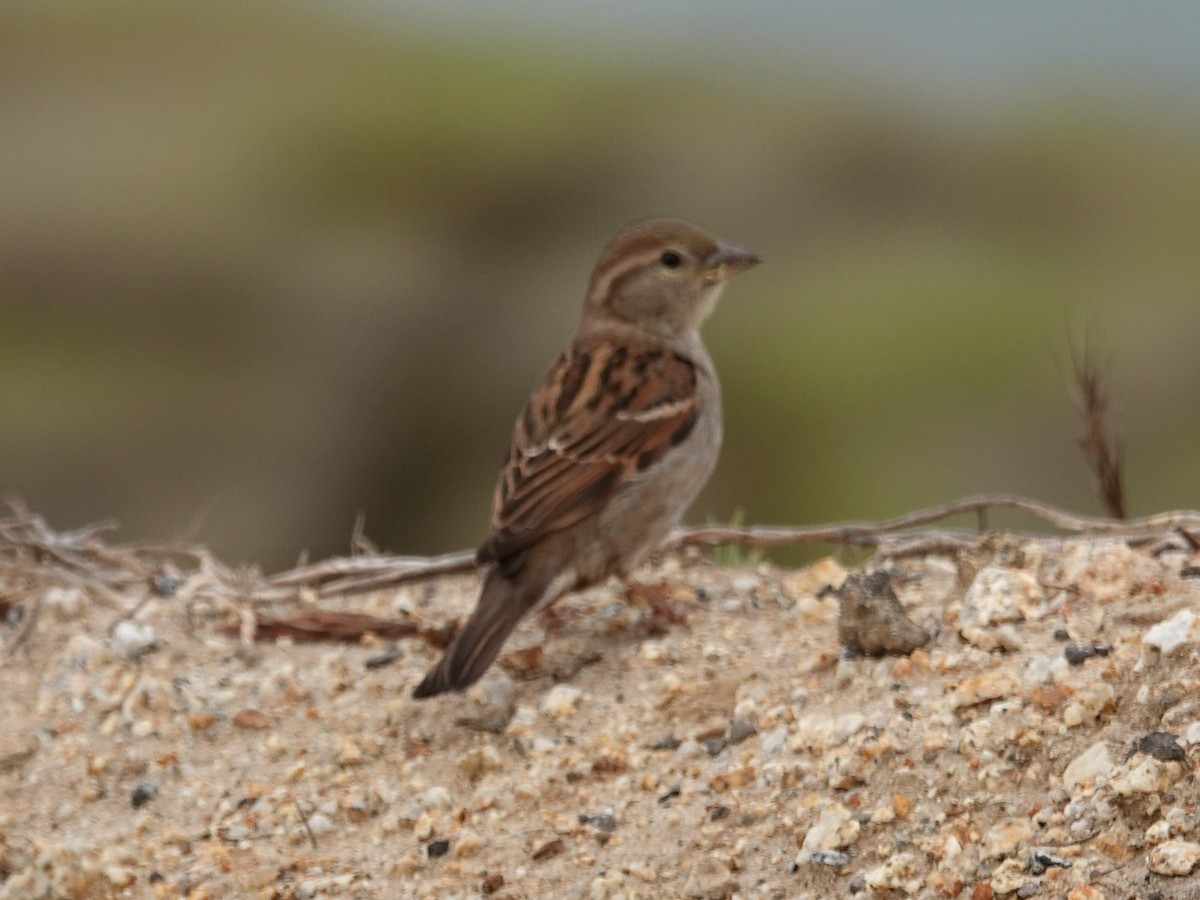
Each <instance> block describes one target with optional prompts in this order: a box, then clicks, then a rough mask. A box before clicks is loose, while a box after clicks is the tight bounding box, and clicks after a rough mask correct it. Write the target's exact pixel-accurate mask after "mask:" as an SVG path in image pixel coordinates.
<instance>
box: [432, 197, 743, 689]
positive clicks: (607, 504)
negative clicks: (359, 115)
mask: <svg viewBox="0 0 1200 900" xmlns="http://www.w3.org/2000/svg"><path fill="white" fill-rule="evenodd" d="M758 262H759V258H758V256H757V255H755V254H754V253H751V252H750V251H748V250H743V249H742V248H740V247H737V246H734V245H733V244H727V243H724V242H723V241H718V240H717V239H716V238H714V237H713V236H712V235H710V234H708V233H707V232H705V231H702V230H701V229H699V228H696V227H695V226H693V225H689V224H687V223H686V222H680V221H678V220H674V219H648V220H645V221H642V222H635V223H633V224H632V225H629V226H627V227H625V228H624V229H622V230H621V231H620V232H619V233H618V234H617V236H616V237H614V238H613V239H612V241H610V242H609V244H608V246H607V247H605V248H604V252H603V253H601V254H600V259H599V261H598V262H597V263H596V267H595V269H594V270H593V271H592V277H591V281H590V282H589V283H588V290H587V297H586V299H585V301H584V306H583V319H582V321H581V322H580V325H579V329H578V331H576V333H575V337H574V339H573V340H572V341H571V343H570V344H569V345H568V346H567V348H566V350H564V351H563V353H562V355H561V356H559V358H558V360H557V361H556V362H555V363H554V364H553V365H552V366H551V367H550V370H549V371H548V372H547V373H546V374H545V375H544V376H543V378H542V380H541V382H540V383H539V384H538V386H537V388H536V389H535V390H534V392H533V395H532V396H531V397H530V398H529V402H528V403H527V404H526V405H525V410H524V411H523V412H522V413H521V415H520V417H519V418H518V419H517V423H516V427H515V429H514V431H513V437H512V444H511V446H510V448H509V451H508V459H507V461H506V462H505V463H504V467H503V469H502V470H501V472H500V477H499V480H498V481H497V484H496V490H495V493H494V494H493V497H492V518H491V535H490V536H489V537H488V539H487V540H486V541H485V542H484V544H483V546H481V547H480V548H479V551H478V553H477V554H476V560H477V561H478V563H479V564H480V565H481V566H484V567H486V572H485V574H484V582H483V589H482V591H481V593H480V596H479V602H478V604H477V605H476V607H475V611H474V612H473V613H472V614H471V617H470V619H468V620H467V623H466V624H465V625H464V626H463V627H462V628H461V629H460V630H459V632H458V634H457V635H456V636H455V637H454V639H453V640H452V641H451V642H450V645H449V646H448V647H447V648H446V651H445V654H444V655H443V656H442V659H441V661H440V662H439V663H438V664H437V665H436V666H435V667H434V668H433V669H432V670H431V671H430V672H429V674H427V675H426V676H425V679H424V680H423V681H422V682H421V683H420V684H419V685H418V686H417V688H416V690H415V691H414V692H413V696H414V697H418V698H420V697H432V696H434V695H436V694H441V693H443V692H445V691H461V690H464V689H465V688H467V687H468V686H470V685H471V684H473V683H474V682H475V681H477V680H478V679H479V677H480V676H481V675H483V673H484V672H485V671H486V670H487V668H488V666H490V665H491V664H492V662H493V661H494V660H495V659H496V656H497V655H498V654H499V653H500V648H501V647H502V646H503V644H504V641H505V640H506V639H507V637H508V635H509V634H510V633H511V632H512V630H513V628H515V627H516V625H517V623H518V622H519V621H520V620H521V617H522V616H524V615H525V614H526V613H528V612H529V611H530V610H532V609H535V608H537V607H539V606H545V605H548V604H550V603H552V602H553V601H555V600H556V599H558V598H559V597H560V596H562V595H563V594H564V593H566V592H568V591H572V590H577V589H579V588H583V587H587V586H588V585H591V584H595V583H596V582H598V581H601V580H602V579H604V578H607V577H608V576H610V575H618V576H624V575H626V574H628V573H629V572H630V571H632V570H633V569H634V568H635V567H636V566H637V565H638V563H640V562H641V561H642V559H643V558H644V557H645V556H646V554H648V553H649V552H650V551H651V550H653V549H654V548H655V547H656V546H657V545H658V544H659V543H661V542H662V540H663V539H664V538H665V537H666V536H667V534H668V533H669V532H670V531H671V529H672V528H674V527H675V525H676V524H677V523H678V522H679V519H680V518H681V517H682V515H683V512H684V510H686V509H687V507H688V505H689V504H690V503H691V502H692V500H694V499H695V497H696V495H697V494H698V493H699V492H700V489H701V488H702V487H703V486H704V483H705V482H706V481H707V480H708V476H709V475H710V474H711V473H712V470H713V466H714V465H715V464H716V461H717V453H718V451H719V449H720V445H721V397H720V389H719V387H718V385H717V375H716V372H715V371H714V370H713V363H712V360H711V359H710V358H709V355H708V352H707V351H706V350H705V349H704V344H703V343H702V342H701V340H700V333H699V329H700V323H701V322H703V321H704V319H705V318H706V317H707V316H708V314H709V313H710V312H712V309H713V306H714V305H715V304H716V302H717V298H718V296H719V295H720V293H721V291H722V290H723V289H724V287H725V283H726V282H727V281H728V280H729V279H730V278H732V277H733V276H734V275H737V274H738V273H739V272H743V271H745V270H746V269H748V268H750V267H751V266H754V265H756V264H757V263H758Z"/></svg>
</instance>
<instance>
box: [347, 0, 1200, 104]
mask: <svg viewBox="0 0 1200 900" xmlns="http://www.w3.org/2000/svg"><path fill="white" fill-rule="evenodd" d="M360 4H361V7H362V8H363V9H364V10H365V11H366V12H367V13H368V14H372V15H378V16H379V17H380V19H382V20H386V19H387V18H389V17H390V18H395V17H396V16H410V15H413V14H414V13H415V14H417V15H419V16H421V17H422V18H424V19H426V21H428V22H430V23H433V24H437V25H438V26H441V27H446V28H453V29H458V30H461V31H463V32H467V33H472V32H473V33H483V32H491V33H499V34H506V35H517V36H521V35H526V36H528V35H529V34H530V33H533V34H540V35H542V36H546V35H559V36H562V37H565V38H567V39H569V40H571V41H585V42H591V43H593V44H596V45H600V44H603V45H605V46H606V47H607V48H610V49H611V50H612V51H613V52H615V53H617V54H619V55H620V56H621V57H622V58H623V59H625V60H631V59H632V60H634V61H636V60H637V59H638V58H639V57H643V56H644V57H648V58H649V59H652V58H653V55H654V54H655V53H656V52H659V51H661V50H662V49H668V50H670V51H671V52H674V53H678V52H682V51H687V52H691V53H695V54H711V55H712V56H713V58H714V59H715V60H716V61H717V62H718V63H719V64H721V65H724V66H728V65H732V64H734V63H735V62H736V61H737V60H739V59H741V60H742V61H743V62H744V63H745V64H746V65H747V66H749V67H751V68H753V67H754V66H756V65H759V66H761V65H762V64H763V63H764V62H765V61H775V62H779V63H783V64H786V65H791V66H794V65H796V64H797V63H801V64H804V63H810V64H811V63H814V62H815V63H818V64H820V65H822V66H830V65H834V66H838V65H841V66H852V67H854V69H855V70H856V71H858V72H859V73H861V74H862V75H863V76H864V77H867V78H878V77H882V78H884V79H887V80H889V81H890V80H893V79H900V80H901V81H902V82H906V83H909V84H910V86H912V87H913V88H919V89H921V90H926V91H931V92H933V93H935V94H938V95H940V96H942V97H953V96H958V97H960V98H963V99H968V100H977V99H979V98H981V97H986V96H989V95H990V96H1003V95H1004V94H1006V93H1008V92H1010V91H1012V90H1013V89H1014V88H1017V87H1020V86H1021V85H1023V84H1026V83H1027V82H1028V81H1029V80H1030V79H1043V78H1045V77H1047V76H1054V77H1061V76H1063V75H1071V74H1074V75H1076V76H1078V77H1080V78H1090V77H1095V76H1096V75H1098V74H1100V75H1110V76H1114V75H1120V76H1125V77H1129V78H1133V79H1137V80H1143V81H1146V82H1154V83H1157V84H1158V85H1159V86H1160V87H1166V86H1170V85H1172V84H1175V85H1178V86H1179V87H1180V88H1182V89H1188V88H1196V87H1197V86H1200V5H1198V4H1195V3H1188V2H1180V0H1174V2H1162V0H1147V2H1144V3H1129V2H1121V0H1050V2H1039V0H1011V2H1006V3H979V2H974V3H972V2H966V3H964V2H954V0H905V2H899V3H897V2H887V0H790V2H789V0H744V2H738V3H730V2H727V0H691V2H689V0H679V2H671V0H666V2H663V0H659V2H654V3H647V2H644V0H641V2H640V0H603V2H598V0H589V2H578V3H561V2H555V0H512V2H508V3H504V4H495V3H487V2H470V0H446V2H439V0H406V2H388V0H360ZM648 61H649V60H648Z"/></svg>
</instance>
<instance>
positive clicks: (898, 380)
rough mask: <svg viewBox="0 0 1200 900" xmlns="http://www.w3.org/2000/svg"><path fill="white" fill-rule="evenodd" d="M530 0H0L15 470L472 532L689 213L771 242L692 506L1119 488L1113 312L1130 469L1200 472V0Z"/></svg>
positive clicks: (178, 502)
mask: <svg viewBox="0 0 1200 900" xmlns="http://www.w3.org/2000/svg"><path fill="white" fill-rule="evenodd" d="M497 6H498V5H485V4H471V3H464V2H458V3H445V4H435V3H432V2H425V3H416V4H398V3H385V2H375V3H368V2H359V3H339V4H333V3H329V4H324V5H322V4H316V3H290V4H284V3H279V4H270V3H259V4H234V3H220V2H218V3H206V4H177V3H166V2H128V3H103V4H95V3H86V4H85V3H71V2H68V3H55V4H44V3H7V4H4V5H3V6H2V7H0V435H2V437H0V492H3V493H4V494H5V495H8V496H18V497H20V498H22V499H23V500H24V501H25V502H26V503H27V504H28V505H29V506H30V507H31V508H33V509H34V510H35V511H37V512H40V513H42V514H44V515H45V516H47V517H48V518H49V520H50V521H51V523H52V524H53V525H55V526H56V527H60V528H67V527H74V526H78V525H81V524H84V523H86V522H89V521H93V520H98V519H108V518H117V519H119V520H120V521H121V523H122V526H123V530H122V532H121V537H122V538H123V539H125V540H140V539H152V540H174V539H180V540H187V541H203V542H205V543H208V544H209V545H210V546H211V547H212V548H213V549H214V550H215V551H216V552H218V553H219V554H220V555H221V556H223V557H224V558H226V559H228V560H230V561H232V562H237V561H250V562H257V563H261V564H262V565H264V566H265V567H267V568H277V567H283V566H287V565H289V564H291V563H292V562H294V561H295V559H296V557H297V555H298V554H299V553H300V552H301V551H302V550H308V551H309V552H310V553H311V554H312V555H313V556H322V555H326V554H330V553H340V552H344V551H345V550H346V549H347V547H348V541H349V535H350V531H351V526H352V523H353V521H354V517H355V514H356V512H357V511H359V510H361V511H363V512H364V513H365V515H366V532H367V535H368V536H369V537H370V538H372V539H373V540H375V541H376V542H377V543H378V544H380V545H381V546H382V547H383V548H385V549H389V550H393V551H397V552H415V553H432V552H439V551H443V550H450V549H455V548H459V547H466V546H473V545H474V544H475V543H476V542H478V541H479V540H480V539H481V538H482V537H483V535H484V533H485V530H486V521H487V510H488V502H489V498H490V492H491V488H492V483H493V480H494V477H495V473H496V468H497V465H498V463H499V461H500V459H501V457H502V455H503V452H504V449H505V447H506V444H507V439H508V434H509V430H510V427H511V423H512V421H513V419H514V418H515V416H516V414H517V412H518V410H519V408H520V405H521V403H522V402H523V401H524V399H525V396H526V394H527V392H528V390H529V388H530V386H531V385H532V383H533V382H534V380H535V379H536V378H537V376H538V375H539V374H540V372H541V371H542V369H543V367H544V366H545V365H546V364H547V363H548V362H549V360H550V359H551V358H552V357H553V356H554V355H555V353H556V352H557V350H558V348H559V347H560V345H561V344H562V343H563V342H564V341H565V340H566V338H567V337H568V335H569V334H570V332H571V330H572V329H573V327H574V324H575V321H576V318H577V316H578V311H579V306H580V301H581V299H582V291H583V287H584V285H585V283H586V279H587V275H588V272H589V270H590V267H591V264H592V262H593V260H594V258H595V256H596V254H597V253H598V251H599V249H600V247H601V246H603V244H604V243H605V242H606V241H607V240H608V238H609V237H610V236H611V234H612V233H613V232H614V231H615V230H616V229H617V228H618V227H619V226H620V225H622V224H623V223H625V222H626V221H629V220H631V219H635V218H641V217H643V216H646V215H675V216H681V217H684V218H688V219H692V220H694V221H696V222H698V223H700V224H702V225H705V226H706V227H708V228H710V229H712V230H713V231H716V232H717V233H719V234H720V235H722V236H723V237H727V238H729V239H731V240H735V241H738V242H740V243H743V244H745V245H747V246H750V247H753V248H754V249H756V250H758V251H759V252H760V253H761V254H762V256H763V257H764V258H765V260H766V263H765V264H764V265H763V266H762V267H761V268H759V269H757V270H755V271H754V272H753V273H751V274H749V275H747V276H745V278H743V279H739V280H738V281H737V282H736V283H735V284H734V285H733V286H732V287H731V288H730V290H729V291H728V292H727V294H726V297H725V300H724V301H723V303H722V306H721V308H720V309H718V311H717V314H716V315H715V316H714V318H713V319H712V320H711V321H710V323H709V325H708V327H707V331H706V333H707V336H708V340H709V345H710V347H711V349H712V352H713V356H714V357H715V359H716V361H717V365H718V368H719V370H720V372H721V375H722V379H723V382H724V388H725V405H726V418H727V438H726V446H725V450H724V453H723V456H722V460H721V463H720V466H719V469H718V472H717V475H716V476H715V477H714V479H713V481H712V483H711V485H710V486H709V488H708V489H707V490H706V492H705V493H704V494H703V495H702V497H701V499H700V500H699V501H698V503H697V504H696V506H695V507H694V508H693V510H692V513H691V516H690V519H691V520H692V521H705V520H706V519H711V520H720V521H724V520H728V519H730V518H731V517H732V516H734V515H735V514H736V513H738V512H739V511H740V513H741V514H742V515H743V517H744V519H745V520H746V521H748V522H761V523H808V522H819V521H826V520H831V519H844V518H878V517H885V516H891V515H895V514H898V513H901V512H904V511H907V510H909V509H912V508H914V507H919V506H924V505H930V504H934V503H938V502H942V501H945V500H949V499H952V498H955V497H957V496H960V495H963V494H967V493H973V492H978V491H1014V492H1019V493H1023V494H1027V495H1030V496H1032V497H1036V498H1039V499H1042V500H1045V501H1047V502H1051V503H1056V504H1061V505H1065V506H1068V507H1072V508H1076V509H1079V510H1082V511H1087V512H1098V511H1099V509H1098V505H1097V503H1096V502H1095V500H1094V499H1093V495H1092V492H1091V489H1090V484H1089V476H1088V473H1087V471H1086V469H1085V468H1084V466H1083V464H1082V461H1081V457H1080V454H1079V453H1078V451H1077V449H1076V446H1075V441H1076V438H1077V436H1078V433H1079V424H1078V417H1077V415H1076V413H1075V411H1074V409H1073V407H1072V405H1071V402H1070V400H1069V390H1068V379H1067V377H1066V373H1067V372H1068V370H1069V368H1070V364H1069V353H1068V345H1069V338H1070V336H1072V335H1074V336H1075V337H1076V338H1077V339H1078V338H1080V337H1081V336H1082V335H1083V333H1084V332H1085V331H1089V330H1090V331H1092V332H1094V333H1095V334H1096V336H1097V337H1098V344H1099V346H1100V347H1102V349H1103V354H1102V355H1103V356H1104V357H1105V358H1106V359H1107V360H1108V361H1109V372H1110V379H1109V380H1110V384H1111V386H1112V388H1113V392H1114V395H1115V397H1114V399H1115V412H1116V416H1115V418H1114V421H1115V422H1117V423H1119V424H1120V426H1121V429H1122V433H1123V438H1124V446H1125V450H1126V454H1127V457H1128V462H1127V468H1126V477H1127V494H1128V500H1129V506H1130V511H1131V513H1132V514H1135V515H1137V514H1143V513H1147V512H1152V511H1157V510H1161V509H1166V508H1178V507H1193V508H1194V507H1197V506H1200V471H1198V463H1200V452H1198V450H1197V447H1198V446H1200V416H1198V415H1197V406H1198V402H1197V400H1198V398H1200V364H1198V363H1197V343H1198V337H1200V302H1198V301H1200V115H1198V114H1200V62H1198V60H1200V13H1198V12H1197V10H1198V9H1200V7H1194V6H1189V5H1185V4H1177V5H1175V6H1174V7H1172V6H1170V5H1163V4H1147V5H1144V6H1143V5H1140V4H1110V3H1091V2H1082V0H1081V2H1078V3H1060V4H1052V5H1050V7H1052V9H1049V8H1046V9H1044V8H1043V7H1042V6H1041V5H1037V4H1031V3H1016V4H1005V5H1004V6H1003V7H999V6H993V5H991V4H952V3H935V2H930V0H921V2H914V3H911V4H885V3H875V2H865V0H851V2H845V3H837V4H834V3H813V2H797V3H795V4H777V3H768V2H766V0H752V2H748V3H743V4H737V5H736V9H734V8H733V6H731V5H730V4H723V5H719V4H716V3H695V4H684V3H662V4H659V5H657V6H654V7H652V8H651V7H647V6H646V5H645V4H637V3H633V2H629V0H623V2H615V3H611V4H606V5H604V6H603V7H599V6H595V5H590V6H585V5H580V4H576V5H567V4H552V3H549V2H535V0H524V2H519V3H515V4H510V5H508V6H507V7H506V11H505V12H503V13H501V12H498V11H497ZM967 7H971V9H968V8H967ZM1189 44H1190V45H1191V46H1189Z"/></svg>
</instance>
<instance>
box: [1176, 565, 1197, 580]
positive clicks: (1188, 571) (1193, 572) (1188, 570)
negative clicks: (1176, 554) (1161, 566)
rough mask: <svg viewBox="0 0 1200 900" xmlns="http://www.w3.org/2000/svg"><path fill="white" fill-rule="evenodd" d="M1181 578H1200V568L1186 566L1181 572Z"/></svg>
mask: <svg viewBox="0 0 1200 900" xmlns="http://www.w3.org/2000/svg"><path fill="white" fill-rule="evenodd" d="M1179 577H1180V578H1200V566H1184V567H1183V568H1182V569H1180V570H1179Z"/></svg>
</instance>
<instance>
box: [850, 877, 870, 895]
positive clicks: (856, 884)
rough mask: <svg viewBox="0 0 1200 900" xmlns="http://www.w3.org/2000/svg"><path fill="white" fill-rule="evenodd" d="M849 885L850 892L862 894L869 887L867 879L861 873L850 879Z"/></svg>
mask: <svg viewBox="0 0 1200 900" xmlns="http://www.w3.org/2000/svg"><path fill="white" fill-rule="evenodd" d="M847 887H849V888H850V893H852V894H861V893H862V892H863V891H865V890H866V889H867V880H866V879H865V878H863V877H862V876H861V875H855V876H854V877H853V878H851V879H850V884H849V885H847Z"/></svg>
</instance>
